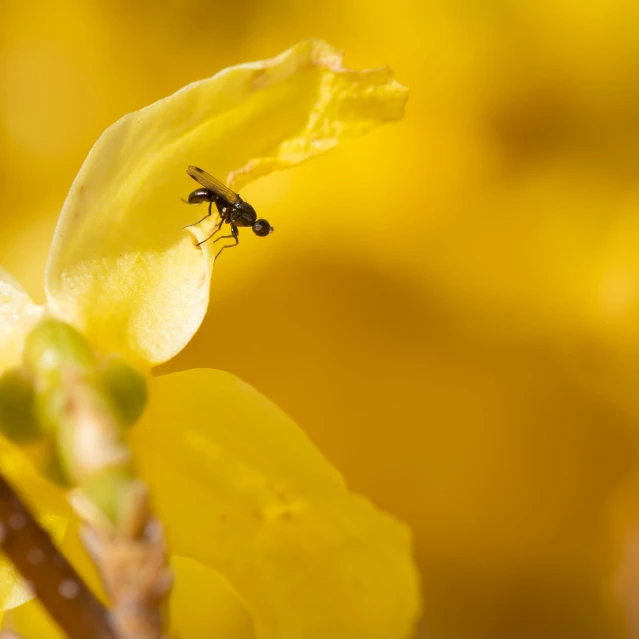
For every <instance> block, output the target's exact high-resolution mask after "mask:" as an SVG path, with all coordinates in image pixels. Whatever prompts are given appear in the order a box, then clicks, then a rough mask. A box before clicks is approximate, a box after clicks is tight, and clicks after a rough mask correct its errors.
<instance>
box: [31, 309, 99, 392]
mask: <svg viewBox="0 0 639 639" xmlns="http://www.w3.org/2000/svg"><path fill="white" fill-rule="evenodd" d="M24 357H25V362H26V364H27V366H28V367H29V368H30V369H31V370H32V372H33V373H34V375H36V376H37V377H38V379H39V380H41V381H42V382H43V383H45V384H46V385H47V386H48V385H51V384H56V383H57V382H59V379H60V371H61V370H63V369H64V368H68V367H69V366H75V367H76V368H80V369H83V370H90V369H91V368H92V367H94V366H95V354H94V353H93V351H92V350H91V347H90V346H89V344H88V343H87V341H86V340H85V339H84V337H83V336H82V335H81V334H80V333H79V332H78V331H77V330H76V329H75V328H73V327H72V326H70V325H69V324H65V323H64V322H61V321H60V320H57V319H54V318H52V317H47V318H45V319H43V320H42V321H41V322H40V323H39V324H37V325H36V326H35V328H34V329H33V330H32V331H31V333H29V335H28V337H27V340H26V344H25V350H24Z"/></svg>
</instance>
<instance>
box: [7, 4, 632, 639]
mask: <svg viewBox="0 0 639 639" xmlns="http://www.w3.org/2000/svg"><path fill="white" fill-rule="evenodd" d="M311 36H312V37H321V38H323V39H326V40H327V41H329V42H330V43H331V44H334V45H336V46H338V47H340V48H342V49H344V50H345V51H346V63H347V64H348V65H349V66H352V67H355V68H360V67H363V66H376V65H383V64H388V65H390V66H391V67H392V68H393V69H394V70H395V72H396V74H397V77H398V79H399V80H400V81H401V82H403V83H404V84H406V85H408V86H409V87H410V91H411V96H410V100H409V104H408V108H407V115H406V119H405V120H404V121H403V122H402V123H400V124H396V125H390V126H386V127H383V128H382V129H379V130H376V131H374V132H373V133H372V134H370V135H369V136H367V137H366V138H364V139H362V140H358V141H356V142H353V143H350V144H348V145H345V146H343V147H342V148H340V149H338V150H337V151H334V152H332V153H330V154H328V155H327V156H324V157H322V158H320V159H319V160H314V161H313V162H310V163H308V164H306V165H304V166H303V167H301V168H298V169H295V170H293V171H287V172H284V173H279V174H276V175H273V176H270V177H268V178H266V179H263V180H261V181H259V182H258V183H256V184H254V185H252V186H251V187H249V188H248V189H246V190H245V191H244V192H243V196H245V198H246V199H247V200H248V201H249V202H251V203H252V204H253V205H254V206H255V207H256V209H257V210H258V212H259V213H260V215H263V216H264V217H266V218H268V219H269V220H270V221H271V223H272V224H273V225H274V226H275V228H276V233H275V234H273V235H272V236H271V237H269V238H268V239H267V240H261V239H256V238H254V237H251V236H249V234H247V233H244V234H242V235H243V237H242V245H241V247H240V248H239V249H238V250H237V251H232V252H231V251H228V252H225V254H224V259H222V260H221V261H220V263H219V264H218V265H217V266H216V268H215V271H214V276H213V292H212V295H213V297H212V303H211V312H210V314H209V316H208V318H207V319H206V321H205V324H204V326H203V328H202V330H201V331H200V333H199V334H198V335H197V336H196V337H195V339H194V340H193V342H192V343H191V344H190V345H189V346H188V347H187V349H186V350H185V351H184V352H183V353H181V354H180V355H179V356H178V357H177V359H176V360H174V361H173V362H171V363H169V364H167V365H165V366H164V367H162V369H161V371H162V372H167V371H170V370H178V369H182V368H192V367H197V366H202V367H203V366H207V367H216V368H222V369H224V370H227V371H230V372H232V373H235V374H237V375H239V376H240V377H242V378H244V379H245V380H246V381H248V382H250V383H251V384H253V385H254V386H256V387H257V388H258V389H260V390H261V391H263V392H264V393H265V394H267V395H268V396H269V397H271V398H272V399H274V400H275V401H276V402H277V403H279V405H280V406H282V407H283V408H284V409H285V410H286V411H288V412H289V413H290V414H291V415H292V416H293V417H294V418H295V419H296V421H297V422H298V423H299V424H300V425H301V426H302V427H303V428H304V429H305V430H306V431H307V432H308V433H309V434H310V436H311V437H312V438H313V439H314V441H315V442H316V443H317V444H318V445H319V447H320V448H321V449H322V450H323V451H324V452H325V454H326V455H327V456H328V457H329V458H330V459H331V460H332V461H333V462H334V463H335V464H336V465H337V466H338V467H339V468H340V469H341V470H342V471H343V472H344V474H345V476H346V478H347V480H348V482H349V483H350V485H351V486H352V487H353V488H354V489H356V490H358V491H361V492H363V493H365V494H367V495H369V496H370V497H371V498H372V499H373V500H374V501H375V502H376V503H378V504H379V505H381V506H382V507H384V508H385V509H387V510H389V511H390V512H392V513H395V514H396V515H398V516H399V517H401V518H402V519H404V520H406V521H407V522H408V523H409V524H410V525H411V526H412V528H413V530H414V532H415V539H416V553H417V558H418V561H419V564H420V567H421V569H422V574H423V580H424V598H425V608H426V613H425V621H424V628H425V629H426V630H427V635H428V636H429V637H431V638H435V639H440V638H441V639H451V638H452V639H489V638H490V639H495V638H502V637H504V638H511V637H516V638H518V639H519V638H521V639H526V638H531V639H532V638H536V639H537V638H540V637H551V638H554V637H561V638H562V639H571V638H575V639H577V638H578V639H590V638H593V639H594V638H603V637H605V638H612V639H614V638H616V637H624V636H626V632H625V629H624V623H625V622H624V619H623V616H622V614H621V608H620V601H621V600H622V597H620V596H619V595H618V592H617V591H618V587H617V584H616V573H617V571H618V569H619V566H620V563H621V561H622V557H623V547H624V546H623V544H624V540H625V538H626V533H627V531H628V530H630V529H631V528H632V526H634V525H637V522H639V517H637V516H636V515H637V513H639V509H638V508H637V505H639V490H638V489H637V487H636V485H637V481H636V480H637V474H638V473H637V470H638V464H637V452H638V450H639V447H638V445H637V438H636V436H635V433H636V431H637V430H638V428H637V426H638V420H639V395H638V393H637V390H636V389H637V382H638V381H639V251H638V250H637V247H639V82H638V80H639V5H637V3H636V2H630V1H629V0H628V1H626V0H612V1H611V0H594V1H593V2H589V3H582V2H576V1H575V0H536V1H525V0H520V1H517V0H511V1H507V0H486V1H485V2H476V1H473V0H451V1H449V2H437V1H433V0H425V1H421V2H418V1H417V0H397V1H395V2H383V1H382V0H367V1H365V0H353V1H351V2H349V3H344V2H340V1H338V0H325V1H324V2H322V3H316V4H314V5H313V4H308V3H304V2H300V1H298V2H294V1H293V0H271V1H270V2H257V1H250V0H236V1H235V2H233V3H228V4H226V3H221V2H216V1H206V0H180V1H178V0H156V1H155V2H148V1H146V0H142V1H140V2H137V3H130V2H124V1H123V0H103V1H98V0H59V1H58V2H55V3H51V2H44V1H42V0H34V1H33V2H30V3H29V4H23V3H18V2H12V1H11V0H9V1H5V2H2V3H1V4H0V219H1V221H2V232H1V233H0V263H2V264H3V266H5V267H6V268H7V269H8V270H9V271H10V272H12V273H13V274H14V275H15V276H16V277H17V278H18V279H19V280H20V281H21V282H22V283H23V284H24V285H25V286H26V288H27V289H28V291H29V292H30V293H31V294H32V296H33V297H34V298H35V299H36V300H37V301H43V292H42V287H43V269H44V266H45V263H46V257H47V251H48V246H49V243H50V240H51V237H52V234H53V230H54V226H55V223H56V218H57V213H58V211H59V210H60V208H61V206H62V203H63V201H64V197H65V193H66V191H67V189H68V188H69V186H70V184H71V182H72V180H73V178H74V176H75V174H76V172H77V171H78V169H79V167H80V165H81V163H82V161H83V159H84V157H85V155H86V153H87V152H88V150H89V149H90V147H91V145H92V144H93V142H94V141H95V140H96V139H97V138H98V136H99V135H100V133H101V132H102V131H103V130H104V129H105V128H106V127H107V126H108V125H109V124H111V123H112V122H113V121H115V120H116V119H117V118H119V117H120V116H121V115H124V114H125V113H127V112H130V111H132V110H135V109H138V108H141V107H143V106H145V105H147V104H149V103H151V102H153V101H155V100H157V99H159V98H161V97H163V96H165V95H168V94H170V93H172V92H174V91H175V90H177V89H179V88H180V87H182V86H183V85H185V84H187V83H188V82H191V81H193V80H197V79H200V78H203V77H208V76H210V75H212V74H213V73H215V72H216V71H218V70H219V69H221V68H223V67H225V66H228V65H231V64H235V63H239V62H244V61H249V60H254V59H261V58H265V57H270V56H272V55H275V54H277V53H279V52H280V51H282V50H283V49H285V48H287V47H288V46H290V45H292V44H294V43H295V42H296V41H298V40H301V39H304V38H307V37H311ZM158 179H160V180H161V179H162V176H158ZM189 189H190V184H189V183H187V182H185V192H184V193H181V194H180V193H176V197H180V196H185V195H186V194H187V192H188V190H189ZM168 210H170V209H169V208H167V211H168ZM162 214H163V211H162V210H158V215H162Z"/></svg>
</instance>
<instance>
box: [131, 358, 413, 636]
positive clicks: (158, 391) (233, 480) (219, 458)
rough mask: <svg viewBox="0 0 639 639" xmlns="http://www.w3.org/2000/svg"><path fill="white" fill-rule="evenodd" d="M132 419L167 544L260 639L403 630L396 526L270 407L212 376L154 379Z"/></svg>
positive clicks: (403, 551)
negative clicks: (219, 583) (221, 587)
mask: <svg viewBox="0 0 639 639" xmlns="http://www.w3.org/2000/svg"><path fill="white" fill-rule="evenodd" d="M151 398H152V399H151V403H150V406H149V409H148V410H147V412H146V413H145V415H144V417H143V418H142V421H141V423H140V424H138V425H137V426H135V427H134V428H133V432H132V438H133V446H134V449H135V452H136V454H137V461H138V465H139V468H140V472H141V476H142V477H143V478H145V479H146V480H147V481H148V482H149V485H150V486H151V489H152V491H153V494H155V495H156V497H157V500H156V503H155V509H156V512H157V514H158V515H159V516H160V517H161V519H162V520H163V521H164V522H165V524H166V525H167V528H168V535H169V539H170V540H171V542H172V552H174V553H176V554H179V555H184V556H189V557H192V558H194V559H196V560H198V561H200V562H203V563H205V564H207V565H208V566H210V567H211V568H214V569H215V570H217V571H218V572H219V573H220V574H221V575H222V576H223V577H224V578H225V579H226V580H227V581H228V582H229V583H230V585H231V586H232V588H233V589H234V590H235V591H236V592H237V593H238V595H239V596H240V598H241V599H242V600H243V601H244V602H245V604H246V606H247V608H248V610H249V612H250V613H251V614H252V616H253V622H254V626H255V631H256V636H257V637H259V638H260V639H275V638H277V639H320V638H322V639H325V638H326V637H331V638H332V639H352V638H353V637H367V638H371V639H405V638H407V637H409V636H411V634H410V633H411V630H412V629H413V624H414V623H415V621H416V618H417V616H418V611H419V598H418V582H417V576H416V570H415V567H414V565H413V563H412V560H411V543H410V538H409V533H408V531H407V529H406V528H405V527H404V526H403V525H401V524H400V523H398V522H397V521H396V520H394V519H393V518H391V517H389V516H388V515H385V514H383V513H382V512H380V511H379V510H378V509H376V508H375V507H374V506H373V505H372V504H371V503H370V502H368V501H366V500H365V499H363V498H361V497H359V496H357V495H354V494H353V493H351V492H349V490H348V489H347V487H346V486H345V484H344V482H343V480H342V478H341V476H340V475H339V473H337V471H336V470H335V469H334V468H333V467H332V466H331V465H330V464H329V463H328V462H327V461H326V459H324V457H323V456H322V455H321V454H320V453H319V452H318V451H317V449H316V448H315V447H314V446H313V445H312V443H311V442H310V441H309V440H308V438H307V437H306V436H305V435H304V434H303V433H302V432H301V431H300V430H299V429H298V428H297V427H296V426H295V424H294V423H293V422H291V420H290V419H289V418H288V417H286V415H284V414H283V413H282V411H280V410H279V409H278V408H277V407H276V406H274V405H273V404H272V403H270V402H269V401H268V400H266V399H265V398H264V397H262V396H261V395H260V394H259V393H257V392H256V391H255V390H254V389H252V388H251V387H249V386H247V385H246V384H244V383H243V382H240V381H239V380H237V379H236V378H234V377H233V376H231V375H229V374H227V373H223V372H221V371H212V370H197V371H187V372H183V373H177V374H174V375H167V376H164V377H160V378H155V379H154V380H153V382H152V385H151Z"/></svg>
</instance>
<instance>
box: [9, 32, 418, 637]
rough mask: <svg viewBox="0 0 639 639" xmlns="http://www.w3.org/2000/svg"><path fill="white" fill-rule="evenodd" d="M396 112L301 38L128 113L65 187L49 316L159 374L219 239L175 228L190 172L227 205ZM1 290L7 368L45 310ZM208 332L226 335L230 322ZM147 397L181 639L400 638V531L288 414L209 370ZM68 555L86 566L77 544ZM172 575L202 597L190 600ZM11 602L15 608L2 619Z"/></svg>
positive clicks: (394, 102) (31, 484)
mask: <svg viewBox="0 0 639 639" xmlns="http://www.w3.org/2000/svg"><path fill="white" fill-rule="evenodd" d="M405 98H406V90H405V89H404V88H403V87H402V86H401V85H399V84H398V83H397V82H396V81H395V80H394V79H393V77H392V75H391V74H390V72H389V71H388V70H386V69H380V70H369V71H362V72H356V71H350V70H346V69H344V68H343V67H342V66H341V56H340V54H339V52H337V51H336V50H335V49H333V48H332V47H329V46H328V45H326V44H325V43H323V42H320V41H308V42H303V43H300V44H298V45H296V46H295V47H293V48H292V49H290V50H289V51H286V52H285V53H283V54H282V55H280V56H278V57H277V58H274V59H272V60H267V61H264V62H260V63H254V64H246V65H241V66H238V67H234V68H231V69H227V70H225V71H224V72H222V73H220V74H218V75H216V76H214V77H213V78H211V79H209V80H204V81H201V82H197V83H194V84H192V85H190V86H188V87H186V88H184V89H183V90H181V91H179V92H178V93H176V94H175V95H173V96H170V97H168V98H166V99H164V100H161V101H160V102H157V103H155V104H153V105H151V106H149V107H147V108H145V109H143V110H141V111H138V112H135V113H132V114H130V115H127V116H126V117H124V118H122V119H121V120H120V121H118V122H117V123H116V124H114V125H113V126H112V127H111V128H109V129H108V130H107V131H106V132H105V133H104V135H103V136H102V137H101V138H100V139H99V140H98V142H97V143H96V145H95V146H94V148H93V149H92V151H91V152H90V154H89V156H88V158H87V160H86V162H85V164H84V166H83V167H82V169H81V171H80V173H79V174H78V177H77V178H76V180H75V182H74V184H73V186H72V188H71V192H70V193H69V196H68V198H67V201H66V203H65V205H64V208H63V211H62V214H61V217H60V221H59V224H58V228H57V231H56V236H55V239H54V243H53V247H52V250H51V254H50V258H49V264H48V268H47V272H46V293H47V305H46V311H47V312H49V313H51V314H54V315H56V316H59V317H61V318H63V319H64V320H65V321H68V322H70V323H72V324H74V325H75V326H76V327H78V328H79V329H80V330H81V331H82V332H83V333H84V334H85V335H86V336H87V337H88V339H89V340H90V342H91V344H92V345H93V346H94V347H95V348H96V350H97V351H98V352H101V353H104V354H108V353H111V352H119V353H121V354H123V355H124V356H126V357H127V358H128V359H129V360H130V361H133V362H134V363H135V364H137V365H138V366H139V367H141V368H143V369H145V370H149V369H150V367H151V366H152V365H155V364H159V363H162V362H165V361H166V360H168V359H170V358H171V357H173V356H174V355H175V354H176V353H177V352H179V351H180V350H181V349H182V348H183V347H184V345H185V344H186V343H187V342H188V341H189V340H190V339H191V337H192V336H193V334H194V333H195V331H196V330H197V329H198V327H199V325H200V323H201V321H202V319H203V317H204V314H205V312H206V309H207V307H208V301H209V288H210V281H211V272H212V267H213V261H214V260H213V255H214V251H215V247H214V246H213V244H212V242H208V243H205V244H203V245H202V246H201V247H200V248H197V247H196V246H195V244H196V241H194V238H193V236H194V237H195V240H198V241H199V240H201V239H204V238H205V237H207V236H208V234H210V232H211V230H212V228H213V225H214V223H215V219H209V220H206V221H205V222H203V223H202V224H201V225H200V226H196V227H193V228H192V229H190V232H188V233H182V232H181V231H180V226H182V225H184V224H187V223H190V222H192V221H193V220H194V211H193V209H192V208H191V207H187V206H185V205H183V204H182V203H181V202H180V201H179V196H180V195H185V194H186V193H188V191H189V190H192V189H193V187H194V183H193V182H191V181H190V180H189V179H188V178H187V177H186V175H185V173H184V169H185V167H186V166H187V165H189V164H195V165H198V166H202V167H205V168H206V169H207V170H208V171H210V172H211V173H212V174H214V175H217V176H221V177H224V176H228V179H229V184H230V186H231V187H232V188H234V189H236V190H238V189H240V188H241V187H243V186H244V185H246V184H248V183H249V182H250V181H251V180H253V179H255V178H257V177H260V176H263V175H266V174H268V173H269V172H271V171H273V170H274V169H277V168H284V167H288V166H293V165H295V164H298V163H300V162H302V161H304V160H306V159H308V158H310V157H313V156H314V155H317V154H319V153H321V152H323V151H326V150H328V149H330V148H332V147H333V146H335V145H336V144H338V142H339V141H340V140H342V139H345V138H348V137H353V136H357V135H361V134H362V133H364V132H366V131H367V130H368V129H370V128H371V127H372V126H374V125H376V124H378V123H380V122H384V121H392V120H397V119H399V118H400V117H401V115H402V112H403V105H404V102H405ZM198 212H199V210H198ZM195 219H197V217H196V218H195ZM274 237H276V236H274ZM242 239H244V238H242ZM272 239H273V238H269V241H271V240H272ZM260 241H265V240H260ZM273 250H276V244H275V243H274V249H273ZM0 293H1V294H2V296H3V297H2V301H3V304H2V307H1V311H2V312H1V313H0V345H1V347H0V366H1V367H2V368H3V369H6V368H8V367H10V366H13V365H15V364H17V363H18V361H19V358H20V348H19V346H20V344H21V343H22V341H23V339H24V336H25V335H26V334H27V333H28V331H29V329H30V327H31V326H32V325H33V324H34V322H35V321H36V319H37V318H38V317H39V316H40V315H41V313H42V312H43V310H42V309H41V308H39V307H37V306H36V305H34V304H33V303H31V302H30V300H29V299H28V298H27V296H26V294H25V293H24V291H22V290H21V289H20V288H19V286H18V285H17V284H16V283H15V282H14V281H13V280H12V279H11V278H10V277H8V276H4V277H2V283H1V285H0ZM219 334H220V337H222V336H227V335H230V336H231V337H234V336H233V334H232V330H230V329H229V327H226V326H220V327H219ZM248 338H249V339H251V338H252V336H250V335H249V336H248ZM259 339H260V335H259V334H258V335H256V337H255V340H256V344H257V345H259ZM149 394H150V403H149V407H148V409H147V411H146V413H145V415H144V416H143V418H142V419H141V421H140V423H139V424H137V425H136V426H135V427H134V429H133V431H132V435H131V444H132V447H133V450H134V453H135V456H136V460H137V463H138V466H139V471H140V476H141V477H142V478H143V479H145V480H146V481H147V482H148V483H149V485H150V487H151V490H152V494H153V496H154V500H155V501H154V508H155V511H156V513H157V514H158V515H159V517H160V518H161V519H162V521H163V522H164V523H165V524H166V526H167V529H168V534H169V539H170V542H171V550H172V552H173V554H174V555H176V556H178V557H180V559H178V560H177V564H176V570H177V579H178V586H177V593H178V594H179V593H180V592H181V590H180V589H181V588H188V587H190V588H192V592H194V591H195V592H196V593H197V594H196V595H195V600H194V601H193V604H192V606H191V608H198V612H196V613H195V612H193V610H192V609H191V610H190V611H189V615H188V618H187V617H185V616H182V615H180V614H179V611H177V610H174V613H175V614H174V622H175V625H176V630H177V631H180V632H184V630H183V626H182V625H181V623H184V624H189V623H191V624H192V623H193V618H197V619H198V623H201V624H202V625H201V626H199V632H200V633H202V632H206V633H207V635H212V636H213V635H218V634H219V635H220V636H225V637H249V636H253V633H254V636H256V637H260V638H271V637H272V638H275V637H277V638H278V639H289V638H290V639H298V638H300V639H301V638H307V637H308V638H309V639H311V638H312V639H315V638H320V637H321V638H322V639H323V638H325V637H328V636H333V637H336V638H339V637H344V638H345V639H352V638H355V637H362V638H364V637H366V638H367V639H369V638H370V639H387V638H388V639H392V638H397V639H401V638H402V637H407V636H409V635H410V632H411V628H412V627H413V624H414V623H415V620H416V617H417V614H418V609H419V604H418V595H417V577H416V572H415V569H414V566H413V563H412V560H411V557H410V539H409V534H408V531H407V530H406V528H405V527H404V526H402V525H401V524H399V523H398V522H396V521H395V520H394V519H392V518H391V517H389V516H387V515H384V514H383V513H381V512H380V511H378V510H377V509H376V508H375V507H374V506H372V505H371V504H370V503H369V502H368V501H366V500H365V499H363V498H362V497H358V496H357V495H354V494H353V493H351V492H349V490H348V489H347V487H346V486H345V483H344V481H343V479H342V478H341V476H340V475H339V473H338V472H337V471H336V470H335V469H334V468H333V467H332V466H331V465H330V464H329V463H328V462H327V461H326V459H325V458H324V457H323V456H322V455H321V454H320V453H319V452H318V451H317V450H316V449H315V447H314V446H313V445H312V444H311V443H310V441H309V440H308V439H307V438H306V436H305V435H304V434H303V433H302V432H301V431H300V430H299V429H298V428H297V427H296V426H295V424H294V423H293V422H292V421H291V420H290V419H289V418H288V417H287V416H286V415H284V414H283V413H282V411H280V410H279V409H278V408H277V407H276V406H274V405H273V404H272V403H270V402H269V401H268V400H266V399H265V398H264V397H263V396H261V395H260V394H259V393H258V392H257V391H255V390H254V389H252V388H251V387H250V386H247V385H246V384H244V383H243V382H240V381H239V380H237V379H236V378H234V377H233V376H231V375H229V374H227V373H223V372H220V371H214V370H192V371H185V372H180V373H174V374H171V375H166V376H162V377H155V378H153V377H151V378H150V379H149ZM318 399H319V400H321V398H318ZM2 449H3V457H2V459H1V461H2V462H3V464H2V467H3V472H8V470H9V468H8V466H9V463H10V464H11V467H12V468H13V469H14V472H13V473H11V474H10V477H11V478H12V479H13V480H14V481H15V482H16V483H17V485H18V486H19V487H20V488H22V490H23V491H24V492H25V493H27V494H28V495H29V498H30V501H32V502H33V503H35V504H36V505H37V507H38V509H39V511H40V512H46V513H48V514H49V516H50V517H51V516H58V517H59V518H60V519H59V522H60V523H61V524H62V525H64V522H65V521H66V519H67V517H68V510H66V508H65V506H64V502H63V496H62V494H61V493H59V492H58V491H55V490H53V489H52V488H51V487H50V486H49V485H47V484H45V483H44V482H43V481H42V480H41V479H39V478H38V477H37V476H36V477H33V476H32V475H30V474H29V470H28V467H27V466H26V464H25V462H23V461H22V458H21V457H20V453H19V452H17V451H16V450H15V449H14V448H13V447H11V446H9V445H8V444H6V443H3V445H2ZM51 491H53V493H51ZM71 523H72V527H73V526H74V525H75V523H74V522H73V521H72V522H71ZM63 548H64V549H65V550H66V551H67V552H68V553H69V555H70V556H72V557H74V558H76V561H77V562H78V563H80V564H84V565H86V558H84V559H83V558H82V555H81V553H80V549H79V547H78V543H77V540H76V537H75V535H73V534H67V535H66V536H65V539H64V542H63ZM190 560H195V561H196V562H197V563H193V562H192V561H190ZM181 575H183V576H184V577H185V578H187V577H189V576H190V577H191V578H192V579H195V580H197V583H198V586H199V587H198V588H194V587H193V584H192V582H189V585H188V586H187V585H181V580H180V577H181ZM220 578H221V579H222V580H221V579H220ZM200 584H201V585H200ZM233 593H234V594H233ZM17 596H18V595H17V591H16V590H12V591H11V592H9V593H6V598H5V607H7V606H8V604H9V603H12V604H15V603H16V602H17V599H16V597H17ZM11 597H13V600H12V601H10V598H11ZM176 599H177V600H178V601H179V600H180V597H179V596H176ZM238 599H239V600H240V601H241V602H243V604H244V605H245V606H246V610H247V611H248V613H249V615H250V617H251V619H252V624H251V623H248V622H247V619H246V617H245V616H244V614H243V613H242V611H241V607H239V606H238V603H237V602H238ZM181 600H182V601H183V600H184V597H182V598H181ZM227 610H228V611H229V614H228V615H225V614H224V613H225V612H226V611H227ZM182 612H184V610H182ZM11 614H12V623H13V624H14V627H16V628H17V629H18V630H19V629H20V628H21V627H24V628H25V631H26V629H27V628H29V629H30V633H32V632H33V628H35V625H36V624H37V623H38V622H37V620H36V619H37V615H36V613H34V611H33V609H32V605H31V604H26V605H25V606H23V607H22V608H21V609H18V610H16V611H14V612H12V613H11ZM21 624H26V625H24V626H22V625H21ZM251 626H252V629H251ZM44 632H45V630H42V632H41V634H40V635H39V636H44V634H43V633H44ZM46 632H49V631H48V630H47V631H46ZM185 636H186V635H185ZM191 636H193V635H191Z"/></svg>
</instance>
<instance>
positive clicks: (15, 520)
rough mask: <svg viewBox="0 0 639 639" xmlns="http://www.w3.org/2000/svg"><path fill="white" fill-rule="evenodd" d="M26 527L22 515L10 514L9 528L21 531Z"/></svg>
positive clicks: (25, 520)
mask: <svg viewBox="0 0 639 639" xmlns="http://www.w3.org/2000/svg"><path fill="white" fill-rule="evenodd" d="M26 525H27V518H26V515H24V514H23V513H12V514H11V515H9V528H13V529H14V530H22V529H23V528H24V527H25V526H26Z"/></svg>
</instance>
